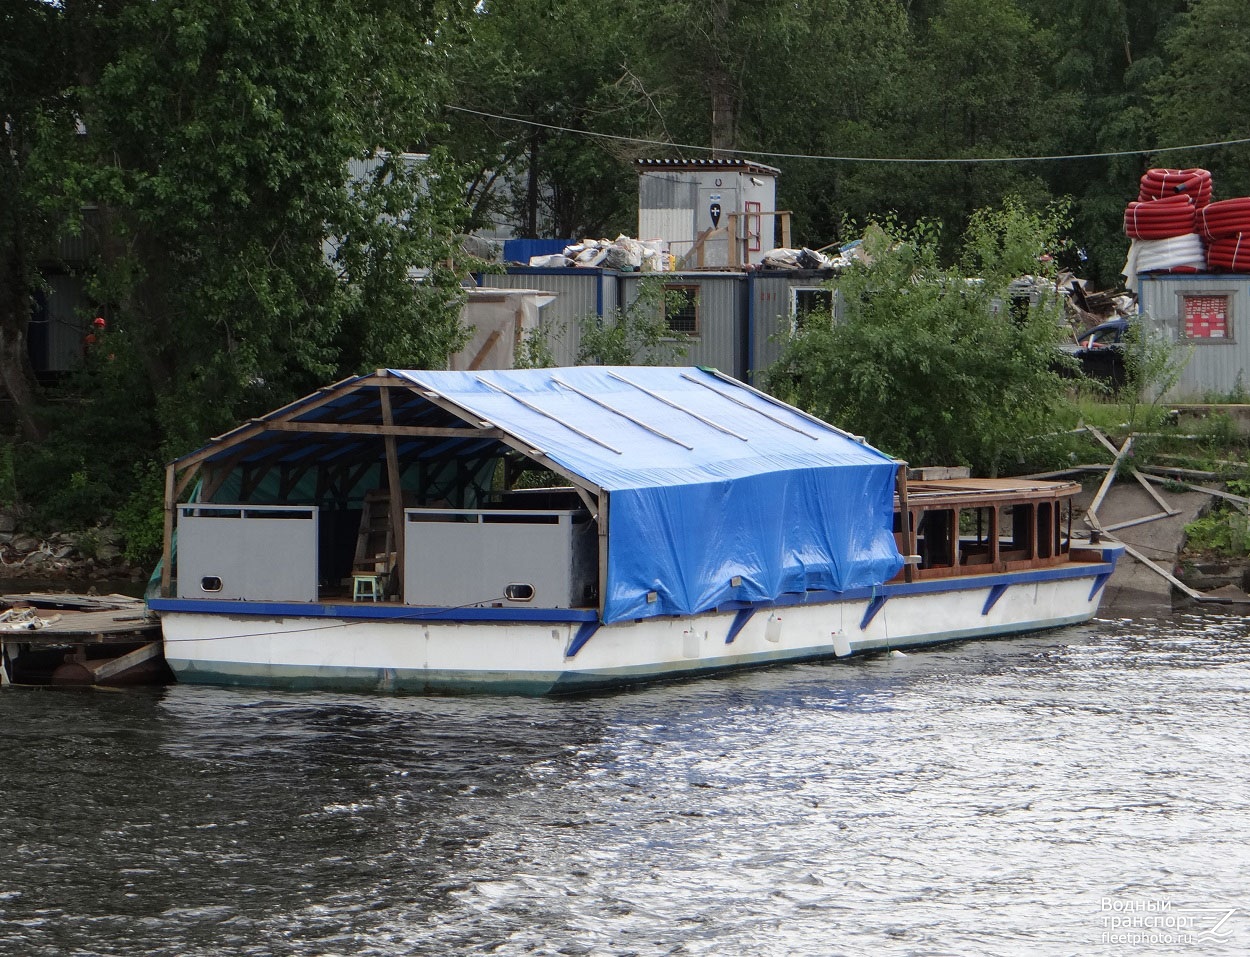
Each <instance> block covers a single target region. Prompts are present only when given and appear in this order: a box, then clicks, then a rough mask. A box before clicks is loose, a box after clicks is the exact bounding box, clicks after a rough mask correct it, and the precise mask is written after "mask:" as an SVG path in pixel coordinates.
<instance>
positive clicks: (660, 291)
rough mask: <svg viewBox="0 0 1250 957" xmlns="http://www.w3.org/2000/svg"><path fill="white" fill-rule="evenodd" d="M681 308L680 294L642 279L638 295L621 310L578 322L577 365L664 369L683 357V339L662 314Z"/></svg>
mask: <svg viewBox="0 0 1250 957" xmlns="http://www.w3.org/2000/svg"><path fill="white" fill-rule="evenodd" d="M684 305H685V298H684V294H683V293H682V292H681V291H680V290H671V289H670V290H665V288H664V285H663V283H662V282H661V281H660V280H657V279H643V280H642V281H641V282H639V284H638V295H637V296H636V297H635V298H634V300H633V302H631V303H629V304H628V305H627V306H626V307H625V308H623V309H621V308H617V309H614V310H613V311H612V313H611V314H609V315H607V316H604V317H603V318H602V319H600V318H599V317H598V316H588V317H586V318H583V319H581V320H579V325H580V327H581V339H580V341H579V343H578V351H577V361H578V362H579V363H582V364H593V365H605V366H624V365H665V364H667V363H670V362H673V361H675V360H677V359H679V358H681V357H683V356H684V355H685V354H686V348H685V346H684V345H683V343H684V341H685V340H686V338H687V337H686V336H685V335H682V334H681V333H676V332H673V330H672V329H670V328H669V326H668V321H667V320H666V319H665V312H666V311H674V310H679V309H681V308H682V307H683V306H684Z"/></svg>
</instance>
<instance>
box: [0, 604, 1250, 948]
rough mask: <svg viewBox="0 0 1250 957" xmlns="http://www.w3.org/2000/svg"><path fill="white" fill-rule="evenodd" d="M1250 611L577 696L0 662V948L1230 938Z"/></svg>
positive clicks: (1241, 855) (1245, 938)
mask: <svg viewBox="0 0 1250 957" xmlns="http://www.w3.org/2000/svg"><path fill="white" fill-rule="evenodd" d="M1248 636H1250V619H1246V618H1242V617H1239V616H1218V615H1213V616H1209V617H1202V616H1176V617H1173V618H1169V619H1166V620H1163V619H1160V620H1146V621H1141V620H1138V621H1100V622H1096V623H1093V624H1092V625H1088V626H1080V627H1075V628H1068V629H1065V630H1062V631H1058V632H1052V633H1048V634H1045V635H1038V636H1032V637H1029V638H1024V639H1019V640H1016V641H1010V642H1005V641H1002V642H979V643H978V642H973V643H966V644H961V645H956V646H950V647H946V648H940V649H936V650H930V651H919V652H916V653H913V654H909V655H907V656H905V657H899V656H889V655H882V656H880V657H876V658H870V659H865V660H860V661H855V662H850V663H847V662H842V663H831V664H828V665H812V666H801V667H786V668H780V669H776V670H772V671H767V672H757V673H753V674H748V675H741V676H737V677H732V678H728V679H721V680H710V681H702V682H696V683H689V684H680V685H669V686H658V687H653V688H649V689H646V690H640V691H635V692H629V693H622V694H616V695H611V696H603V697H596V698H590V699H580V700H566V701H548V700H529V699H520V698H508V699H455V698H435V699H421V698H387V697H363V696H345V695H327V694H296V693H292V694H286V693H281V694H279V693H260V692H240V691H231V690H224V689H222V690H219V689H206V688H195V687H185V686H175V687H171V688H168V689H163V690H149V691H124V692H118V691H111V692H109V691H63V690H51V689H42V690H38V689H21V688H8V689H4V691H3V693H0V712H2V714H3V728H4V732H3V741H4V748H3V752H0V797H2V798H3V803H2V804H0V808H2V810H0V815H2V820H3V844H0V953H2V954H14V955H18V954H20V955H58V957H59V955H77V954H83V955H86V954H102V955H139V954H142V955H208V954H222V953H229V954H266V955H267V954H277V955H332V954H362V955H390V954H477V953H481V954H595V955H598V954H604V955H625V954H638V955H650V954H688V955H787V957H789V955H821V957H823V955H830V954H853V955H865V954H916V955H921V954H923V955H930V954H1022V955H1032V954H1082V955H1085V954H1103V953H1106V954H1118V953H1126V954H1130V953H1131V954H1141V953H1159V954H1195V953H1202V954H1229V955H1242V954H1245V953H1248V952H1250V783H1248V782H1247V779H1248V778H1250V695H1248V694H1247V693H1248V692H1250V638H1248ZM1230 911H1231V912H1232V913H1231V914H1230V913H1229V912H1230Z"/></svg>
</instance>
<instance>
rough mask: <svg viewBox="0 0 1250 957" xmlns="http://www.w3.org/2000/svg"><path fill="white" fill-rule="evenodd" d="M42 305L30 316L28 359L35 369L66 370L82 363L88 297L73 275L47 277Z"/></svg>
mask: <svg viewBox="0 0 1250 957" xmlns="http://www.w3.org/2000/svg"><path fill="white" fill-rule="evenodd" d="M47 283H48V289H47V292H46V294H45V304H44V308H43V309H41V310H39V311H38V312H37V313H36V315H35V317H33V318H32V320H31V326H30V331H29V336H30V344H31V362H32V363H33V364H34V366H35V371H37V372H68V371H69V370H71V369H77V368H78V367H79V366H80V365H82V356H83V347H84V346H83V336H84V335H86V332H87V329H88V327H89V326H90V323H91V315H90V312H91V300H90V299H88V298H87V294H86V292H85V291H84V289H83V281H82V280H81V279H79V278H78V277H76V276H67V275H64V274H56V275H52V276H48V277H47Z"/></svg>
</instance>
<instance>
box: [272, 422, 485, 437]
mask: <svg viewBox="0 0 1250 957" xmlns="http://www.w3.org/2000/svg"><path fill="white" fill-rule="evenodd" d="M269 431H270V432H308V433H314V432H315V433H318V434H327V435H374V436H381V437H385V436H388V435H389V436H394V437H396V438H417V439H427V438H428V439H481V438H488V439H497V438H500V437H501V435H502V434H503V433H501V432H500V431H499V429H495V428H485V427H481V426H472V427H470V428H454V427H445V426H432V425H386V424H383V425H349V424H347V423H342V422H273V423H270V427H269Z"/></svg>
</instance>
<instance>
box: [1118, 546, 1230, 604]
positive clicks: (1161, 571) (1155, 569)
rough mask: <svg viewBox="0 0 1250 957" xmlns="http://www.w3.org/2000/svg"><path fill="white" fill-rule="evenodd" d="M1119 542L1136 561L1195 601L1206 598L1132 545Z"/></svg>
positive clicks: (1205, 599)
mask: <svg viewBox="0 0 1250 957" xmlns="http://www.w3.org/2000/svg"><path fill="white" fill-rule="evenodd" d="M1120 544H1121V545H1124V550H1125V551H1126V552H1127V553H1128V554H1130V555H1132V556H1133V557H1134V558H1135V559H1137V561H1139V562H1141V564H1143V565H1145V566H1146V567H1147V568H1149V569H1150V570H1151V571H1153V572H1154V573H1155V574H1157V575H1162V576H1163V577H1164V578H1165V579H1167V580H1168V581H1169V582H1171V583H1172V584H1173V585H1175V586H1176V587H1177V588H1179V589H1180V590H1181V591H1183V592H1184V593H1185V594H1186V595H1188V596H1189V597H1190V598H1193V599H1194V600H1196V601H1207V600H1208V599H1207V596H1206V595H1204V594H1203V593H1202V592H1200V591H1198V590H1197V589H1194V588H1190V587H1189V586H1188V585H1186V584H1185V583H1184V582H1183V581H1181V580H1180V579H1179V578H1177V577H1176V576H1175V575H1173V574H1172V573H1171V572H1170V571H1168V570H1167V569H1166V568H1163V567H1162V566H1161V565H1158V564H1156V563H1155V562H1153V561H1151V560H1150V559H1149V558H1147V557H1146V556H1145V555H1143V554H1142V553H1141V552H1139V551H1138V550H1137V549H1135V548H1134V547H1133V546H1132V545H1127V544H1125V543H1124V542H1121V543H1120Z"/></svg>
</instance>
